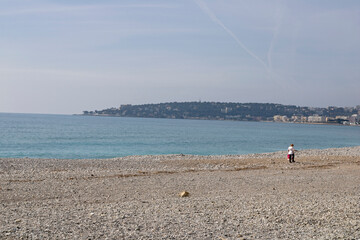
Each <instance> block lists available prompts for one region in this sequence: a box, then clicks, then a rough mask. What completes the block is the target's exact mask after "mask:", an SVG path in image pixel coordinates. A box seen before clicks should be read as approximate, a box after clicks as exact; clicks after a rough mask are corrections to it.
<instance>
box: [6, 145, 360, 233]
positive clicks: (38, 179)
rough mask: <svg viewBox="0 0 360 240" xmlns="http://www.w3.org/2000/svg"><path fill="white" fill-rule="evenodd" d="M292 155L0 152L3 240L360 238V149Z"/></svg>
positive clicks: (311, 151) (341, 149) (282, 153)
mask: <svg viewBox="0 0 360 240" xmlns="http://www.w3.org/2000/svg"><path fill="white" fill-rule="evenodd" d="M295 160H296V162H295V163H291V164H290V163H289V162H288V161H287V160H286V153H285V152H276V153H266V154H250V155H226V156H193V155H161V156H129V157H123V158H114V159H96V160H94V159H83V160H72V159H69V160H59V159H28V158H24V159H0V193H1V194H0V239H360V147H352V148H339V149H325V150H304V151H300V152H298V153H297V154H296V158H295ZM182 191H187V192H189V196H188V197H180V196H179V193H180V192H182Z"/></svg>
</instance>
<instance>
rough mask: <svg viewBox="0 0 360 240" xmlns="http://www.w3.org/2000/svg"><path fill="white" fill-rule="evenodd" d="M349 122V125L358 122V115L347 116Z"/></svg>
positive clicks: (359, 121)
mask: <svg viewBox="0 0 360 240" xmlns="http://www.w3.org/2000/svg"><path fill="white" fill-rule="evenodd" d="M349 123H350V125H357V124H360V115H358V114H353V115H351V117H350V118H349Z"/></svg>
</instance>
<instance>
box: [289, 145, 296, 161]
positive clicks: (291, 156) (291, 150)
mask: <svg viewBox="0 0 360 240" xmlns="http://www.w3.org/2000/svg"><path fill="white" fill-rule="evenodd" d="M295 151H296V150H295V149H294V144H291V145H290V147H288V159H289V162H290V163H293V162H295Z"/></svg>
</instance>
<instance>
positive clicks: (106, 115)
mask: <svg viewBox="0 0 360 240" xmlns="http://www.w3.org/2000/svg"><path fill="white" fill-rule="evenodd" d="M72 116H83V117H114V118H145V119H146V118H148V119H173V120H205V121H231V122H263V123H291V124H308V125H330V126H358V127H359V126H360V124H340V123H327V122H290V121H289V122H281V121H266V120H261V121H253V120H233V119H216V118H214V119H211V118H165V117H164V118H159V117H134V116H132V117H130V116H129V117H127V116H116V115H109V114H98V115H95V114H94V115H90V114H72Z"/></svg>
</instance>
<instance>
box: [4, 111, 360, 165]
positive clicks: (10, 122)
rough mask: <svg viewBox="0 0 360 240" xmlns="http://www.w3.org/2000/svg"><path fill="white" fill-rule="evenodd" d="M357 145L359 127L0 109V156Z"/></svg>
mask: <svg viewBox="0 0 360 240" xmlns="http://www.w3.org/2000/svg"><path fill="white" fill-rule="evenodd" d="M290 143H294V144H295V148H296V149H299V150H301V149H309V148H321V149H322V148H332V147H347V146H359V145H360V127H356V126H330V125H305V124H290V123H289V124H287V123H265V122H232V121H208V120H179V119H149V118H115V117H85V116H71V115H41V114H7V113H0V157H31V158H75V159H78V158H111V157H118V156H127V155H147V154H179V153H183V154H198V155H213V154H214V155H220V154H247V153H263V152H273V151H280V150H286V149H287V147H288V145H289V144H290Z"/></svg>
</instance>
